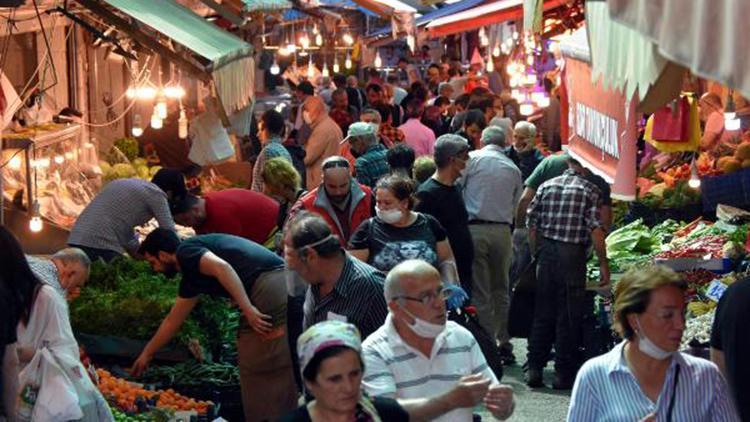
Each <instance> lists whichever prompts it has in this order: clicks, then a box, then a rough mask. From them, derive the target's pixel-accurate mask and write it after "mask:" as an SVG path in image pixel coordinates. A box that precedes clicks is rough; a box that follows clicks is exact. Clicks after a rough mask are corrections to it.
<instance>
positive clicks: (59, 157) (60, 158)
mask: <svg viewBox="0 0 750 422" xmlns="http://www.w3.org/2000/svg"><path fill="white" fill-rule="evenodd" d="M64 162H65V156H63V155H62V154H58V155H55V164H62V163H64Z"/></svg>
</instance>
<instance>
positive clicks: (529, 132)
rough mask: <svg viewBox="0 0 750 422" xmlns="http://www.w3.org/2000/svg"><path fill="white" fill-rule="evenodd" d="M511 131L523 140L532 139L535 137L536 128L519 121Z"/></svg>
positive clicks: (531, 124)
mask: <svg viewBox="0 0 750 422" xmlns="http://www.w3.org/2000/svg"><path fill="white" fill-rule="evenodd" d="M513 131H514V132H515V133H516V134H517V135H519V136H521V137H522V138H525V139H530V138H531V139H533V138H535V137H536V126H534V124H533V123H529V122H527V121H523V120H522V121H520V122H518V123H516V127H515V128H513Z"/></svg>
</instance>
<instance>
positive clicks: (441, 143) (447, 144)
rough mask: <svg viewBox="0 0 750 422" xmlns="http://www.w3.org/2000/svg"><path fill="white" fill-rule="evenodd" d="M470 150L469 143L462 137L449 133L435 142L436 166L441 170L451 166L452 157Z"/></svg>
mask: <svg viewBox="0 0 750 422" xmlns="http://www.w3.org/2000/svg"><path fill="white" fill-rule="evenodd" d="M468 150H469V141H467V140H466V138H464V137H463V136H461V135H456V134H453V133H447V134H445V135H441V136H440V137H439V138H437V140H436V141H435V152H434V154H435V155H434V156H435V165H436V166H437V168H439V169H441V168H444V167H445V166H447V165H448V164H450V162H451V161H450V160H451V157H455V156H457V155H458V154H461V153H462V152H465V151H468Z"/></svg>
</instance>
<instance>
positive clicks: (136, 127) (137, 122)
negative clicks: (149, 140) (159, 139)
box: [130, 114, 143, 138]
mask: <svg viewBox="0 0 750 422" xmlns="http://www.w3.org/2000/svg"><path fill="white" fill-rule="evenodd" d="M130 133H132V134H133V136H135V137H136V138H138V137H139V136H141V135H143V126H142V122H141V115H140V114H136V115H135V117H133V128H132V129H131V130H130Z"/></svg>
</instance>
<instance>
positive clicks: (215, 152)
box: [188, 108, 234, 166]
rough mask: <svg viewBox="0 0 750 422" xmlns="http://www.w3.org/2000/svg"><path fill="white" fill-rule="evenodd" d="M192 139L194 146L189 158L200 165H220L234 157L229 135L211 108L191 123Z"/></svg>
mask: <svg viewBox="0 0 750 422" xmlns="http://www.w3.org/2000/svg"><path fill="white" fill-rule="evenodd" d="M190 139H191V140H192V141H193V146H192V147H191V148H190V153H189V154H188V158H189V159H190V161H192V162H194V163H196V164H198V165H201V166H205V165H207V164H213V163H218V162H221V161H224V160H227V159H229V158H232V157H233V156H234V146H233V145H232V140H231V139H230V138H229V133H228V132H227V130H226V128H224V126H223V125H222V124H221V119H219V116H218V115H217V114H216V113H215V112H214V111H212V110H211V109H210V108H209V109H208V110H207V111H206V112H205V113H203V114H201V115H199V116H197V117H196V118H194V119H193V121H192V122H190Z"/></svg>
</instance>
